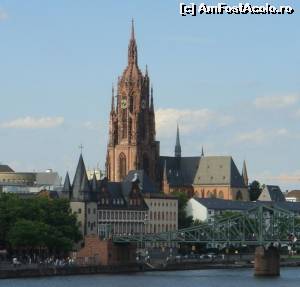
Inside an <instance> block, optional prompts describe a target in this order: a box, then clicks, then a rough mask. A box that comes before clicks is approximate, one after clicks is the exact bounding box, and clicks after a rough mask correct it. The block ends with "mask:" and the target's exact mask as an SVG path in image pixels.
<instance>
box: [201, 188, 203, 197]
mask: <svg viewBox="0 0 300 287" xmlns="http://www.w3.org/2000/svg"><path fill="white" fill-rule="evenodd" d="M201 197H202V198H204V189H202V190H201Z"/></svg>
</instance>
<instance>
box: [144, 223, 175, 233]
mask: <svg viewBox="0 0 300 287" xmlns="http://www.w3.org/2000/svg"><path fill="white" fill-rule="evenodd" d="M172 230H176V224H162V225H160V224H150V225H149V228H148V232H149V233H160V232H168V231H172Z"/></svg>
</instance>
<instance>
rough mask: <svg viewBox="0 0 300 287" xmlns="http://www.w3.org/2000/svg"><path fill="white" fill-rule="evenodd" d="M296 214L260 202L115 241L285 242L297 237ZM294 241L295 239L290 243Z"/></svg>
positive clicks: (253, 243) (298, 230)
mask: <svg viewBox="0 0 300 287" xmlns="http://www.w3.org/2000/svg"><path fill="white" fill-rule="evenodd" d="M295 217H296V215H295V214H294V213H292V212H289V211H287V210H284V209H281V208H277V207H270V206H266V205H260V206H258V207H255V208H253V209H249V210H248V211H245V212H241V213H238V214H235V215H232V216H230V217H228V218H224V219H218V220H217V219H215V220H212V222H211V223H201V224H199V225H195V226H192V227H189V228H184V229H180V230H176V231H170V232H162V233H157V234H138V235H124V236H122V235H117V236H113V241H114V242H115V243H130V242H136V243H145V242H152V243H155V242H169V243H172V242H175V243H216V244H217V243H220V244H223V243H227V244H233V243H240V244H247V245H264V244H271V243H277V244H288V243H291V242H292V243H296V242H297V241H295V238H299V239H300V225H299V226H295ZM293 241H295V242H293Z"/></svg>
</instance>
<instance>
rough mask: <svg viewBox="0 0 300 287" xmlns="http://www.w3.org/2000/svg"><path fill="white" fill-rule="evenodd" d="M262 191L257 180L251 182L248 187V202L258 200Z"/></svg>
mask: <svg viewBox="0 0 300 287" xmlns="http://www.w3.org/2000/svg"><path fill="white" fill-rule="evenodd" d="M261 191H262V188H261V185H260V183H259V182H258V181H257V180H254V181H252V183H250V185H249V194H250V200H251V201H255V200H257V199H258V197H259V196H260V194H261Z"/></svg>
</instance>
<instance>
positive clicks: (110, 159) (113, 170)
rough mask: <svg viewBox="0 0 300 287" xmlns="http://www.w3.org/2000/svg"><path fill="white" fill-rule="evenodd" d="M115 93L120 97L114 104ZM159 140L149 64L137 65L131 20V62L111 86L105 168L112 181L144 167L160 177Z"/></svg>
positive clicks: (154, 175) (151, 175)
mask: <svg viewBox="0 0 300 287" xmlns="http://www.w3.org/2000/svg"><path fill="white" fill-rule="evenodd" d="M115 97H116V99H117V101H116V104H115ZM158 160H159V142H157V141H156V140H155V114H154V105H153V89H152V87H151V88H150V78H149V76H148V69H147V67H146V71H145V74H143V73H142V72H141V70H140V69H139V66H138V53H137V45H136V40H135V34H134V24H133V21H132V27H131V37H130V41H129V46H128V64H127V67H126V68H125V70H124V72H123V74H122V76H121V77H119V79H118V86H117V94H116V96H115V94H114V89H113V90H112V103H111V111H110V119H109V142H108V148H107V158H106V172H107V177H108V179H109V180H110V181H122V180H123V178H124V177H125V176H126V175H127V173H128V171H130V170H137V169H143V170H144V171H145V172H146V173H147V174H148V175H149V176H150V177H151V178H152V179H153V180H154V181H156V179H157V170H158V168H157V164H158Z"/></svg>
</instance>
